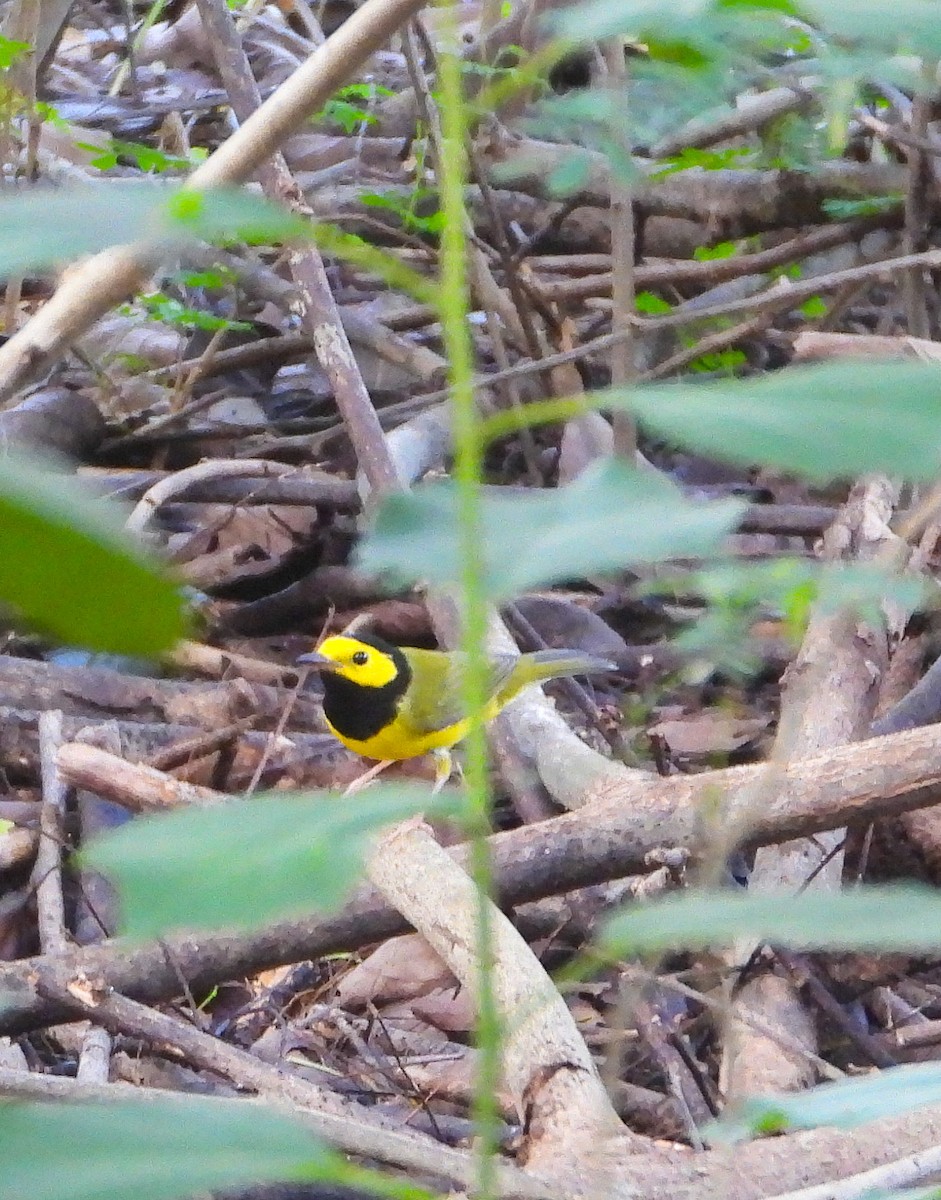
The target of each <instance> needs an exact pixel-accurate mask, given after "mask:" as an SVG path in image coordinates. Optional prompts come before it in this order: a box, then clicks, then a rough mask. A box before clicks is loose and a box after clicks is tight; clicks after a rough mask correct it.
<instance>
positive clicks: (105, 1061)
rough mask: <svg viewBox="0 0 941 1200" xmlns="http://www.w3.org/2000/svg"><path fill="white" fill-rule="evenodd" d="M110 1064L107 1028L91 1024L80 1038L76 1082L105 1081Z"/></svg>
mask: <svg viewBox="0 0 941 1200" xmlns="http://www.w3.org/2000/svg"><path fill="white" fill-rule="evenodd" d="M110 1066H111V1037H110V1035H109V1034H108V1032H107V1030H105V1029H101V1028H100V1027H99V1026H97V1025H92V1026H91V1027H90V1028H89V1029H88V1031H87V1032H86V1033H85V1036H84V1037H83V1038H82V1048H81V1051H80V1052H79V1058H78V1070H77V1071H76V1072H75V1079H76V1082H77V1083H85V1084H89V1083H90V1084H95V1083H107V1082H108V1076H109V1074H110Z"/></svg>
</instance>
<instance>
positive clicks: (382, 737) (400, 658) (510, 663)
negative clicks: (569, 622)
mask: <svg viewBox="0 0 941 1200" xmlns="http://www.w3.org/2000/svg"><path fill="white" fill-rule="evenodd" d="M297 661H298V662H299V663H307V664H308V665H309V666H312V667H314V668H316V669H317V670H318V671H321V672H322V673H323V693H324V694H323V712H324V717H325V718H326V721H327V726H328V727H329V729H330V732H331V733H332V734H333V735H334V736H335V737H337V738H338V739H339V740H340V741H341V742H342V743H343V745H344V746H346V747H347V748H348V749H350V750H353V751H355V753H357V754H361V755H362V756H363V757H364V758H376V759H379V760H380V761H379V762H378V763H377V765H376V766H374V767H372V768H371V769H370V770H369V771H367V772H366V774H365V775H363V776H361V777H360V778H359V779H357V780H355V781H354V783H353V784H352V785H351V788H350V789H349V790H353V791H355V790H358V788H360V787H363V786H364V785H365V784H366V783H368V782H369V780H370V779H373V778H374V777H375V776H376V775H378V774H379V772H380V771H383V770H385V768H386V767H387V766H389V765H390V763H393V762H401V761H402V760H403V759H407V758H419V757H421V755H423V754H429V753H431V754H432V755H434V758H435V785H434V792H435V793H436V792H439V791H440V790H441V788H443V787H444V785H445V784H446V783H447V781H448V780H449V779H450V778H451V773H452V770H453V763H452V760H451V748H452V747H453V746H455V745H457V743H458V742H459V741H461V739H462V738H464V737H465V736H466V734H467V730H468V726H469V722H468V720H467V718H466V716H465V715H464V705H463V693H462V682H461V680H462V674H463V670H464V663H465V656H464V655H463V654H460V653H445V652H444V651H441V650H419V649H417V648H416V647H413V646H404V647H403V646H393V645H390V643H388V642H385V641H383V640H382V639H381V638H378V637H374V636H373V635H372V634H368V633H357V634H356V635H355V636H347V635H345V634H340V635H338V636H335V637H328V638H327V639H326V640H325V641H324V642H322V643H321V645H320V647H319V649H318V650H317V651H316V652H315V653H313V654H302V655H301V656H300V658H299V659H298V660H297ZM488 668H489V675H488V679H487V696H488V699H487V703H486V705H485V707H484V712H483V719H484V721H492V720H493V718H494V717H495V716H496V715H497V713H499V712H500V710H501V709H502V708H504V707H505V706H506V705H507V704H509V702H510V701H511V700H512V699H513V698H514V697H515V696H517V695H519V693H520V692H521V691H522V690H523V688H525V687H527V686H528V685H529V684H531V683H540V682H542V681H543V680H547V679H558V678H559V677H561V676H564V675H588V674H592V673H594V672H598V671H613V670H616V669H617V668H616V666H615V664H614V663H611V662H608V661H606V660H605V659H600V658H595V657H593V656H592V655H590V654H582V653H581V652H580V651H578V650H539V651H537V652H536V653H535V654H518V655H509V654H506V655H500V656H499V657H494V658H491V659H489V662H488Z"/></svg>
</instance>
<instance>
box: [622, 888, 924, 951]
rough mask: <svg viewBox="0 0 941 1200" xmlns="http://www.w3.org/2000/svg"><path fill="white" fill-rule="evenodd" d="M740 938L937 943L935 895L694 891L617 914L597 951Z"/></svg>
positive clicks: (914, 946) (833, 943)
mask: <svg viewBox="0 0 941 1200" xmlns="http://www.w3.org/2000/svg"><path fill="white" fill-rule="evenodd" d="M739 937H749V938H753V939H754V940H756V941H769V942H774V943H775V944H776V945H779V946H791V947H795V948H798V949H805V950H927V951H936V950H938V949H939V948H941V894H939V893H938V892H937V891H936V890H935V889H933V888H927V887H918V886H915V885H913V884H912V885H909V884H904V885H903V884H899V885H894V886H885V887H861V888H853V889H852V890H851V891H845V892H839V893H837V894H835V895H826V896H823V895H820V896H818V895H813V894H810V893H806V894H803V895H789V894H780V893H778V894H774V895H761V896H758V895H755V896H750V895H748V894H747V893H743V892H733V891H722V890H707V889H703V890H701V891H700V890H697V891H690V892H686V893H684V894H683V895H681V896H669V897H667V898H666V899H664V900H660V901H657V902H656V903H653V904H645V905H642V906H637V907H635V908H632V909H630V910H629V911H627V912H622V913H620V914H619V915H618V916H616V917H614V918H613V919H612V920H610V921H609V922H608V923H607V925H606V926H605V929H604V932H603V933H602V936H601V938H600V941H599V947H600V950H601V952H602V953H603V954H605V955H606V956H611V957H623V956H625V955H628V954H640V953H646V952H648V951H651V950H678V949H681V948H682V949H696V948H698V947H701V946H721V945H727V944H728V943H730V942H732V941H734V940H735V939H736V938H739Z"/></svg>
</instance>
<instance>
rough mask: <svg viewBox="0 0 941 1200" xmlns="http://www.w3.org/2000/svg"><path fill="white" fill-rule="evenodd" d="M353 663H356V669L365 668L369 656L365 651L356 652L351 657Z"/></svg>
mask: <svg viewBox="0 0 941 1200" xmlns="http://www.w3.org/2000/svg"><path fill="white" fill-rule="evenodd" d="M353 662H354V663H356V665H357V666H358V667H365V665H366V664H367V663H368V662H369V655H368V654H367V653H366V651H365V650H357V651H356V653H355V654H354V655H353Z"/></svg>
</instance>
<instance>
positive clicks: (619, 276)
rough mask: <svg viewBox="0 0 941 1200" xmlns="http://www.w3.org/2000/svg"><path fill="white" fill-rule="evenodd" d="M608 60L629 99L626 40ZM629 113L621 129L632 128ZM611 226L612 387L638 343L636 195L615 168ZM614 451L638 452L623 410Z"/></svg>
mask: <svg viewBox="0 0 941 1200" xmlns="http://www.w3.org/2000/svg"><path fill="white" fill-rule="evenodd" d="M604 62H605V65H606V67H607V71H608V81H609V85H610V91H611V93H612V100H613V101H615V102H619V103H621V104H624V105H626V104H627V103H628V78H627V64H626V62H625V60H624V42H623V39H621V38H612V39H610V40H609V41H607V42H606V43H605V46H604ZM628 124H629V122H628V118H627V114H624V115H623V117H622V124H621V128H624V129H626V128H627V127H628ZM618 148H619V150H621V151H622V152H623V153H624V154H629V153H630V148H629V146H628V145H627V141H626V138H622V139H621V140H620V145H619V147H618ZM608 220H609V223H610V226H611V302H612V313H611V329H612V332H614V333H620V334H622V335H623V336H622V338H621V340H620V341H618V342H615V344H614V345H613V346H612V347H611V385H612V387H626V386H627V385H628V384H629V383H630V382H631V380H632V379H633V377H634V375H635V368H634V342H633V327H632V325H631V317H632V316H633V315H634V290H635V289H634V253H635V247H634V197H633V195H632V193H631V188H630V185H629V184H628V183H627V182H625V181H624V180H623V179H621V178H620V177H619V175H618V172H617V170H616V169H614V167H612V170H611V205H610V208H609V217H608ZM613 427H614V449H615V452H616V453H617V454H619V455H620V456H621V457H622V458H626V459H627V460H628V461H629V462H633V461H634V458H635V456H636V454H637V425H636V423H635V421H634V418H633V416H632V415H631V414H630V413H629V412H627V411H625V410H622V411H620V412H616V413H615V414H614V420H613Z"/></svg>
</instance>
